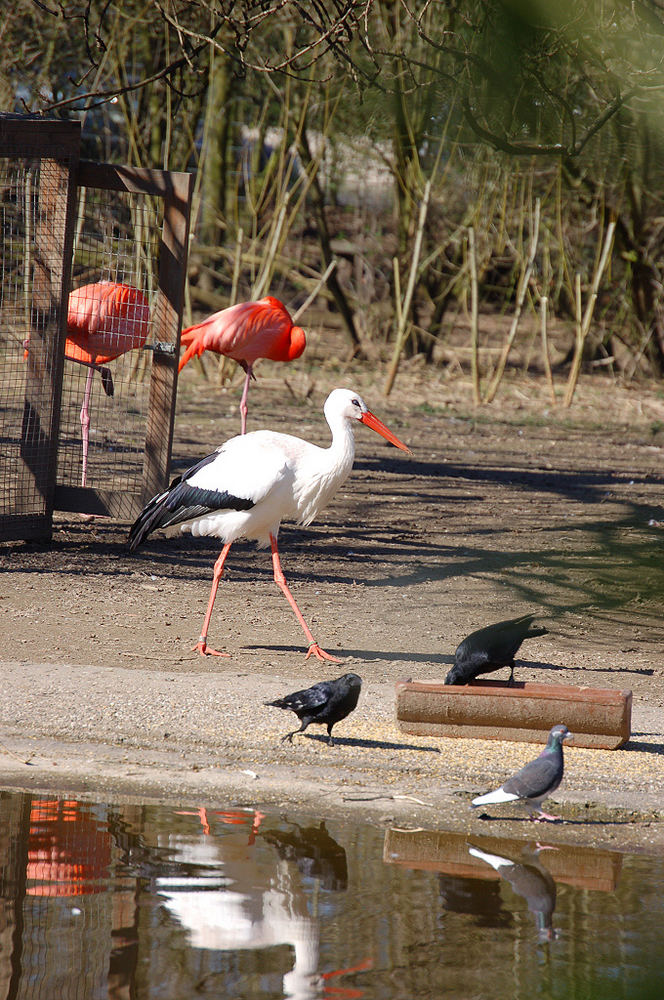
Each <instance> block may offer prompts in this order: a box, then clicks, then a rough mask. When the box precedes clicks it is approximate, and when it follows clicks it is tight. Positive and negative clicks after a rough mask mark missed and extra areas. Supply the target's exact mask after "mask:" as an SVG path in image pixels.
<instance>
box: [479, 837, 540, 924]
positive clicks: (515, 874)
mask: <svg viewBox="0 0 664 1000" xmlns="http://www.w3.org/2000/svg"><path fill="white" fill-rule="evenodd" d="M545 850H552V851H553V850H555V848H554V847H548V846H546V845H542V844H535V845H534V847H533V848H526V849H525V850H524V851H523V852H522V859H523V860H522V861H520V862H519V861H511V860H510V859H509V858H502V857H501V856H500V855H499V854H489V853H488V852H487V851H481V850H480V849H479V848H478V847H469V848H468V853H469V854H470V855H472V857H474V858H479V859H480V861H485V862H486V863H487V864H488V865H491V867H492V868H493V869H494V870H495V871H497V872H498V874H499V875H500V877H501V878H504V879H505V881H506V882H509V884H510V885H511V886H512V888H513V889H514V891H515V892H516V893H517V894H518V895H519V896H522V897H523V899H525V901H526V903H527V904H528V909H529V910H530V912H531V913H533V914H534V916H535V925H536V927H537V932H538V935H539V938H540V940H541V941H552V940H553V939H554V937H555V933H554V930H553V911H554V910H555V908H556V883H555V882H554V881H553V879H552V877H551V873H550V872H549V871H548V870H547V869H546V868H544V867H543V866H542V865H541V864H540V861H539V855H540V852H541V851H545Z"/></svg>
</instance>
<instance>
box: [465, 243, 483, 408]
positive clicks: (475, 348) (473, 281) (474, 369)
mask: <svg viewBox="0 0 664 1000" xmlns="http://www.w3.org/2000/svg"><path fill="white" fill-rule="evenodd" d="M468 265H469V267H470V371H471V376H472V381H473V402H474V403H475V405H476V406H479V404H480V403H481V401H482V394H481V392H480V359H479V343H480V322H479V295H478V286H477V254H476V251H475V229H474V228H473V226H470V228H469V229H468Z"/></svg>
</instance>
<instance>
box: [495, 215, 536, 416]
mask: <svg viewBox="0 0 664 1000" xmlns="http://www.w3.org/2000/svg"><path fill="white" fill-rule="evenodd" d="M539 227H540V200H539V198H536V199H535V213H534V218H533V226H532V230H531V233H530V244H529V247H528V257H527V259H526V261H525V263H524V264H523V265H522V269H521V275H520V277H519V284H518V286H517V292H516V302H515V305H514V316H513V317H512V323H511V326H510V329H509V333H508V335H507V337H506V338H505V343H504V345H503V350H502V353H501V355H500V358H499V359H498V364H497V365H496V370H495V372H494V373H493V378H492V379H491V383H490V385H489V388H488V389H487V391H486V395H485V397H484V402H485V403H491V402H493V399H494V397H495V395H496V392H497V391H498V386H499V385H500V380H501V379H502V377H503V373H504V371H505V365H506V364H507V359H508V357H509V353H510V351H511V350H512V345H513V344H514V338H515V337H516V331H517V328H518V326H519V320H520V319H521V313H522V311H523V303H524V301H525V298H526V292H527V291H528V285H529V283H530V276H531V274H532V273H533V267H534V266H535V254H536V253H537V241H538V239H539Z"/></svg>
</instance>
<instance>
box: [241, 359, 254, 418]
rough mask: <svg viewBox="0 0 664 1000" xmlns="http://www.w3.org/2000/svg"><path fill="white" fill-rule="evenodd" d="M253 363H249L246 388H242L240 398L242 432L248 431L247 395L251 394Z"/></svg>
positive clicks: (245, 382)
mask: <svg viewBox="0 0 664 1000" xmlns="http://www.w3.org/2000/svg"><path fill="white" fill-rule="evenodd" d="M251 376H252V371H251V365H249V364H248V365H247V377H246V378H245V380H244V389H243V390H242V399H241V400H240V419H241V420H242V430H241V431H240V433H241V434H246V433H247V413H248V407H247V396H248V395H249V383H250V382H251Z"/></svg>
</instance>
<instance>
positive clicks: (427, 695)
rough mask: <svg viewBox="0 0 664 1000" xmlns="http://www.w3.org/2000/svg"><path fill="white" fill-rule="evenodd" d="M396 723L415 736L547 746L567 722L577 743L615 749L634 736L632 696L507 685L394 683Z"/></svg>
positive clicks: (562, 687) (551, 686)
mask: <svg viewBox="0 0 664 1000" xmlns="http://www.w3.org/2000/svg"><path fill="white" fill-rule="evenodd" d="M396 706H397V725H398V727H399V729H400V730H401V731H402V732H404V733H410V734H412V735H415V736H451V737H465V738H466V739H482V740H513V741H515V742H521V743H546V740H547V737H548V735H549V730H550V729H551V727H552V726H555V725H557V723H559V722H560V723H564V724H565V725H566V726H567V727H568V729H569V730H570V731H571V732H572V733H574V739H573V741H572V742H573V745H574V746H577V747H594V748H596V749H601V750H616V749H617V748H618V747H621V746H623V744H625V743H626V742H627V740H628V739H629V737H630V726H631V719H632V692H631V691H614V690H610V689H607V688H590V687H570V686H566V685H554V684H535V683H530V682H523V681H522V682H516V683H515V684H514V685H513V686H512V687H508V685H507V684H506V683H505V682H503V681H490V680H486V681H484V680H483V681H473V682H471V683H470V684H466V685H460V686H457V685H446V684H444V683H443V682H442V681H402V682H399V683H398V684H397V685H396Z"/></svg>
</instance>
